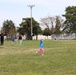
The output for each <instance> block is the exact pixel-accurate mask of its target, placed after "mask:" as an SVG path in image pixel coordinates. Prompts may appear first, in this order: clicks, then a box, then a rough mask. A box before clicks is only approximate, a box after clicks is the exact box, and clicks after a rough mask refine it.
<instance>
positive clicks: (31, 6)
mask: <svg viewBox="0 0 76 75" xmlns="http://www.w3.org/2000/svg"><path fill="white" fill-rule="evenodd" d="M27 6H28V7H30V12H31V40H32V35H33V31H32V30H33V27H32V8H33V7H34V6H35V5H27Z"/></svg>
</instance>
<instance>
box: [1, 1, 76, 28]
mask: <svg viewBox="0 0 76 75" xmlns="http://www.w3.org/2000/svg"><path fill="white" fill-rule="evenodd" d="M27 5H35V7H33V8H32V16H33V17H34V19H35V20H36V21H38V22H40V19H41V18H44V17H47V16H49V15H50V16H55V15H60V16H61V15H62V14H64V13H65V8H66V7H67V6H75V5H76V0H0V27H2V23H3V22H4V20H7V19H8V20H12V21H13V22H14V23H15V25H16V26H19V24H20V23H21V22H22V18H26V17H30V16H31V14H30V7H28V6H27Z"/></svg>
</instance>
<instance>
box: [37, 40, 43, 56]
mask: <svg viewBox="0 0 76 75" xmlns="http://www.w3.org/2000/svg"><path fill="white" fill-rule="evenodd" d="M39 46H40V48H39V50H38V51H36V53H38V52H40V53H41V54H42V55H44V43H43V40H40V45H39Z"/></svg>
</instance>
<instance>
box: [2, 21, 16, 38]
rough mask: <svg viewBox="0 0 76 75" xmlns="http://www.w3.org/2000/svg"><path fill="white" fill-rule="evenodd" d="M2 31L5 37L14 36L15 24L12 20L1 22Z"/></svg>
mask: <svg viewBox="0 0 76 75" xmlns="http://www.w3.org/2000/svg"><path fill="white" fill-rule="evenodd" d="M2 31H3V32H5V33H6V34H7V36H9V37H11V36H13V35H15V34H16V28H15V24H14V23H13V21H12V20H6V21H4V22H3V27H2Z"/></svg>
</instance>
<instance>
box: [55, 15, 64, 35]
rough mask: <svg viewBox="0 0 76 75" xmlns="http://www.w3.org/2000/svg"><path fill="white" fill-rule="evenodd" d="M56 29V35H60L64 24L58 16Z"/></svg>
mask: <svg viewBox="0 0 76 75" xmlns="http://www.w3.org/2000/svg"><path fill="white" fill-rule="evenodd" d="M55 24H56V25H55V29H54V33H55V34H60V33H61V26H62V24H63V19H61V17H60V16H56V23H55Z"/></svg>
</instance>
